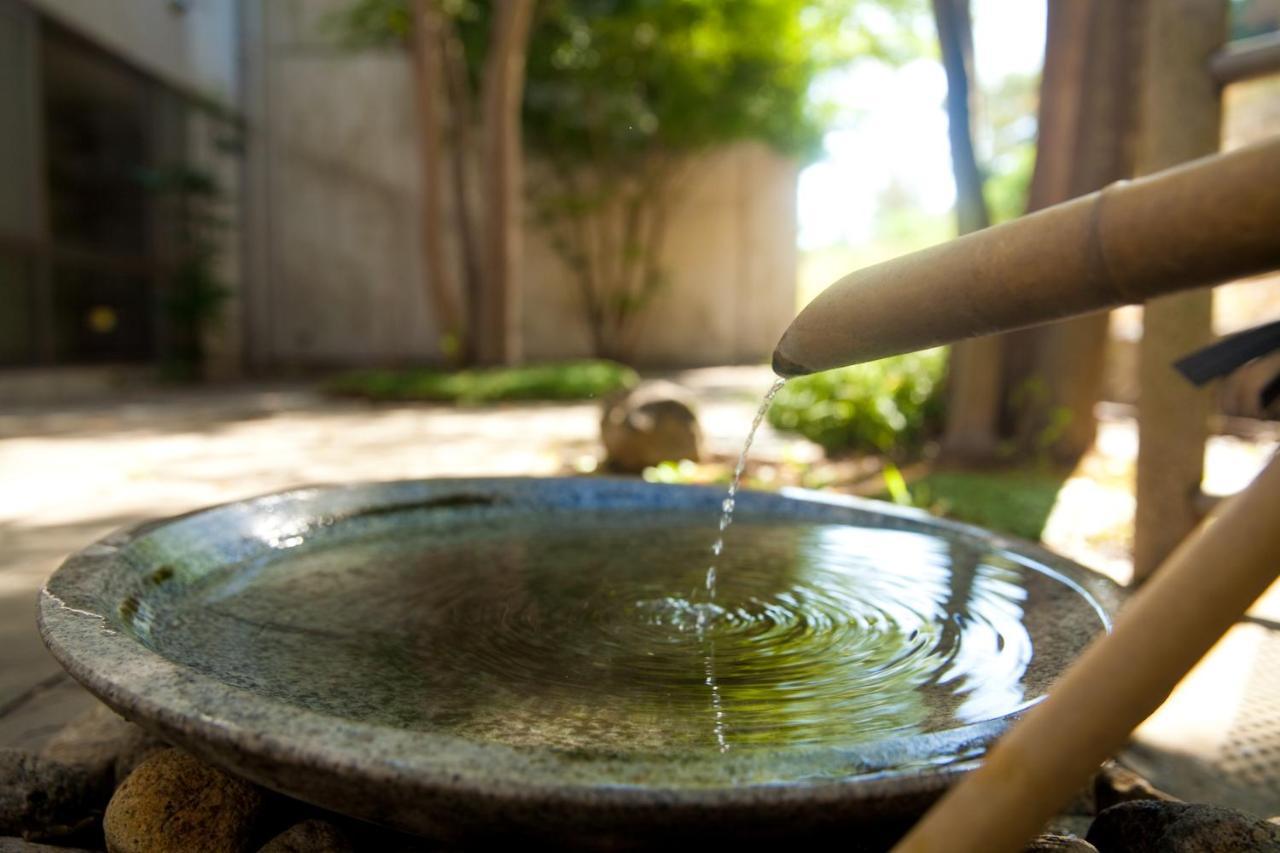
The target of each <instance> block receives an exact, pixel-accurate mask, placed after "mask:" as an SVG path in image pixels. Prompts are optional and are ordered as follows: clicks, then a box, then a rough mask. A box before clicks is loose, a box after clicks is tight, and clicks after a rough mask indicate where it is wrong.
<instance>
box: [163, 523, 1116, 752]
mask: <svg viewBox="0 0 1280 853" xmlns="http://www.w3.org/2000/svg"><path fill="white" fill-rule="evenodd" d="M728 540H729V541H728V543H727V545H728V547H727V548H726V549H725V551H724V553H723V554H722V555H721V556H720V557H719V558H718V560H717V569H718V588H717V591H716V597H715V600H714V602H713V601H710V600H709V599H708V597H707V592H706V588H705V573H706V570H707V566H708V560H709V554H708V528H707V524H706V519H702V518H690V517H688V516H687V515H682V514H677V513H645V514H635V515H625V514H622V513H617V512H614V513H592V512H583V513H576V514H573V515H571V516H566V517H564V518H557V520H556V522H555V523H554V524H547V523H543V524H535V523H530V522H529V521H528V520H527V519H525V520H520V519H519V518H513V519H507V520H503V521H502V522H501V523H494V522H493V520H492V519H486V518H476V519H475V520H474V521H472V522H466V521H459V522H458V523H456V524H453V525H451V526H450V527H449V528H448V529H441V528H435V527H418V528H416V529H415V528H413V527H412V526H406V528H405V532H404V533H403V535H401V536H399V537H398V538H397V539H396V540H395V541H394V542H392V543H388V542H387V541H386V539H385V537H370V538H364V539H362V538H352V537H350V536H348V537H343V536H341V535H339V534H338V533H334V534H332V535H329V536H324V535H321V536H317V537H315V538H314V539H312V540H308V541H305V542H303V543H302V544H301V545H298V546H297V547H294V548H291V549H289V550H285V551H282V552H281V553H280V554H279V555H278V556H275V557H274V558H272V559H271V560H269V561H265V562H261V563H259V564H255V565H252V566H238V567H231V568H229V569H227V570H226V571H225V572H223V573H221V574H220V575H218V576H216V577H212V578H209V579H207V580H206V582H205V583H203V584H202V585H200V586H198V587H192V588H188V589H187V590H185V591H182V592H174V593H172V594H173V595H175V596H178V597H176V598H175V600H174V601H172V602H170V605H169V606H167V607H162V608H151V609H150V611H149V612H153V613H156V614H159V615H158V616H156V617H155V619H154V620H153V621H152V622H151V623H149V624H148V625H147V626H145V631H143V630H142V628H141V627H139V633H140V635H142V637H143V639H144V640H145V641H146V642H148V643H149V644H150V645H151V646H152V647H153V648H155V649H156V650H157V651H159V652H160V653H162V654H165V655H167V656H169V657H171V658H174V659H177V660H181V661H182V662H184V663H187V664H189V665H191V666H195V667H198V668H201V669H203V670H205V671H206V672H208V673H210V674H213V675H215V676H217V677H218V678H220V679H222V680H224V681H226V682H229V683H232V684H236V685H240V686H244V687H249V688H252V689H254V690H257V691H260V692H267V693H270V694H272V695H274V696H276V697H278V698H280V699H282V700H284V701H288V702H292V703H296V704H299V705H302V706H305V707H308V708H311V709H313V710H319V711H322V712H328V713H334V714H341V715H344V716H355V717H357V718H360V719H365V720H369V721H373V722H381V723H386V724H388V725H395V726H399V727H409V728H413V729H418V730H423V731H444V732H448V733H451V734H456V735H459V736H463V737H467V738H474V739H477V740H483V741H491V742H499V743H504V744H508V745H512V746H517V747H525V746H528V747H553V748H563V749H572V750H578V751H582V752H584V753H585V754H599V755H609V756H612V755H619V754H634V753H642V752H643V753H652V752H654V751H657V750H665V749H670V748H673V747H676V748H682V749H694V750H696V749H704V748H705V749H707V750H719V751H721V752H724V751H732V750H752V749H758V748H765V747H768V748H776V747H779V746H840V745H851V744H856V743H860V742H865V741H868V740H872V739H876V738H881V737H883V736H885V735H886V734H893V733H901V732H910V733H918V732H928V731H936V730H941V729H944V728H949V727H953V726H954V725H956V724H957V723H958V722H959V723H968V722H979V721H982V720H987V719H993V718H996V717H1000V716H1003V715H1005V714H1008V713H1010V712H1012V711H1015V710H1018V709H1019V708H1021V707H1023V706H1025V705H1026V704H1027V703H1028V702H1029V701H1032V700H1034V699H1035V698H1037V697H1039V696H1040V695H1042V693H1043V690H1044V688H1045V685H1046V683H1047V681H1048V680H1049V678H1051V677H1052V675H1054V674H1055V673H1056V671H1057V669H1056V667H1057V666H1058V662H1060V661H1061V660H1062V659H1063V656H1064V655H1074V654H1075V653H1077V652H1078V651H1079V650H1080V647H1082V646H1083V644H1084V643H1085V642H1086V641H1087V640H1088V639H1089V637H1090V635H1091V634H1092V633H1094V632H1096V631H1097V630H1101V628H1102V622H1101V620H1100V617H1099V616H1098V614H1097V612H1096V611H1095V610H1094V609H1093V605H1092V604H1091V602H1090V601H1089V600H1088V599H1087V598H1085V597H1083V596H1082V595H1080V594H1079V592H1078V591H1077V590H1075V589H1074V588H1072V587H1071V586H1070V585H1068V584H1067V583H1065V582H1064V581H1063V580H1062V579H1061V578H1058V577H1056V576H1054V575H1052V574H1051V573H1048V572H1047V571H1046V570H1042V569H1041V568H1039V567H1037V566H1035V565H1032V564H1029V563H1026V562H1021V561H1019V559H1017V558H1014V557H1011V556H1010V555H1007V554H1004V553H1002V552H998V551H989V550H985V549H983V548H982V547H980V546H977V545H975V544H973V543H972V542H971V541H970V540H967V539H962V540H959V541H953V540H948V539H943V538H939V537H935V536H931V535H926V534H922V533H918V532H910V531H899V530H887V529H879V528H875V529H873V528H863V527H852V526H844V525H834V524H799V523H795V522H787V523H780V522H776V521H773V522H769V521H765V520H760V519H753V518H751V517H749V516H748V517H744V518H742V519H740V520H739V521H737V522H736V523H735V524H734V526H733V527H732V528H731V529H730V531H729V535H728ZM1081 626H1085V627H1089V626H1093V627H1092V629H1091V630H1081ZM1042 646H1043V647H1048V648H1050V649H1051V655H1049V657H1051V658H1052V660H1049V661H1047V662H1046V660H1045V657H1046V656H1045V655H1044V654H1042Z"/></svg>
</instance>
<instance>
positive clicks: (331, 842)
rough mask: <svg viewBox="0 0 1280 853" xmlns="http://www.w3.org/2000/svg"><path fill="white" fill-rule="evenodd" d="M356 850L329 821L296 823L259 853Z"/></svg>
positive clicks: (321, 852) (346, 852)
mask: <svg viewBox="0 0 1280 853" xmlns="http://www.w3.org/2000/svg"><path fill="white" fill-rule="evenodd" d="M353 850H355V847H353V846H352V844H351V841H350V840H349V839H348V838H347V836H346V835H344V834H343V832H342V830H340V829H338V827H336V826H334V825H333V824H331V823H329V822H328V821H327V820H318V819H315V818H313V819H311V820H304V821H302V822H301V823H295V824H294V825H293V826H291V827H289V828H288V829H286V830H285V831H284V832H282V833H280V834H279V835H277V836H276V837H275V838H273V839H271V840H270V841H268V842H267V843H266V844H265V845H264V846H263V847H262V849H261V850H259V851H258V853H350V851H353Z"/></svg>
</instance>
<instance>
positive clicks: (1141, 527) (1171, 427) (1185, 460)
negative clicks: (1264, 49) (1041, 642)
mask: <svg viewBox="0 0 1280 853" xmlns="http://www.w3.org/2000/svg"><path fill="white" fill-rule="evenodd" d="M1145 18H1146V21H1145V32H1144V34H1143V35H1144V38H1143V42H1144V44H1143V50H1142V56H1143V69H1142V85H1141V97H1140V106H1141V109H1140V111H1139V114H1140V115H1141V117H1142V124H1141V129H1140V131H1139V133H1138V146H1137V156H1136V162H1135V168H1136V170H1137V172H1138V174H1140V175H1142V174H1149V173H1151V172H1157V171H1159V170H1161V169H1167V168H1169V167H1171V166H1176V165H1177V164H1179V163H1182V162H1185V161H1187V160H1194V159H1195V158H1197V157H1203V156H1205V155H1206V154H1212V153H1213V152H1215V151H1217V150H1218V148H1219V144H1220V137H1221V130H1220V125H1221V113H1222V108H1221V93H1220V90H1219V89H1218V85H1217V83H1216V82H1214V79H1213V77H1212V75H1211V74H1210V72H1209V68H1208V59H1209V57H1210V56H1212V55H1213V52H1214V51H1215V50H1217V49H1218V48H1219V47H1220V46H1221V45H1222V44H1223V42H1225V41H1226V37H1227V0H1162V2H1159V3H1150V4H1148V7H1147V10H1146V15H1145ZM1275 176H1280V171H1278V172H1276V173H1275ZM1275 176H1273V178H1272V180H1275V179H1276V177H1275ZM1278 242H1280V241H1278ZM1212 335H1213V292H1212V291H1210V290H1198V291H1192V292H1190V293H1179V294H1175V295H1170V296H1162V297H1160V298H1158V299H1152V300H1150V301H1149V302H1147V304H1146V305H1145V307H1144V308H1143V312H1142V343H1141V345H1140V349H1139V354H1138V485H1137V511H1136V515H1135V518H1134V525H1133V526H1134V530H1133V582H1134V583H1135V584H1136V583H1141V582H1142V581H1144V580H1146V578H1148V577H1149V576H1150V575H1151V573H1152V572H1153V571H1155V568H1156V566H1158V565H1160V563H1161V561H1163V560H1164V558H1165V557H1167V556H1169V553H1170V552H1171V551H1172V550H1173V549H1174V546H1176V545H1177V544H1178V543H1179V542H1180V541H1182V538H1183V537H1184V536H1186V535H1187V534H1188V533H1190V532H1191V530H1192V529H1193V528H1194V527H1195V526H1196V522H1197V521H1198V520H1199V515H1198V513H1197V510H1196V504H1197V500H1196V499H1197V497H1198V496H1199V494H1200V481H1201V480H1202V479H1203V477H1204V443H1205V440H1206V439H1208V437H1209V410H1210V408H1211V397H1210V393H1209V389H1208V388H1197V387H1196V386H1194V385H1192V384H1191V383H1189V382H1187V381H1185V380H1184V379H1183V378H1182V377H1181V376H1179V375H1178V374H1177V372H1176V371H1175V370H1174V369H1173V363H1174V362H1175V361H1177V360H1178V359H1179V358H1180V357H1182V356H1183V355H1186V354H1187V353H1189V352H1191V351H1193V350H1196V349H1199V348H1200V347H1202V346H1205V345H1206V344H1208V343H1209V341H1210V339H1211V337H1212Z"/></svg>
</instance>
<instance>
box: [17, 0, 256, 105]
mask: <svg viewBox="0 0 1280 853" xmlns="http://www.w3.org/2000/svg"><path fill="white" fill-rule="evenodd" d="M24 1H25V2H26V3H27V5H29V6H31V7H32V8H34V9H35V10H36V11H38V12H40V13H42V14H44V15H46V16H48V17H49V18H50V19H52V20H54V21H57V22H58V23H60V24H62V25H64V26H66V27H68V28H70V29H72V30H75V31H76V32H78V33H80V34H81V35H83V36H85V37H86V38H88V39H90V40H92V41H94V42H97V43H98V44H99V45H101V46H102V47H104V48H106V49H107V50H108V51H110V52H111V53H113V54H115V55H117V56H120V57H122V58H124V59H126V60H128V61H129V62H131V63H133V64H134V65H136V66H138V67H139V68H140V69H142V70H143V71H145V72H147V73H148V74H151V75H153V76H155V77H158V78H160V79H161V80H163V81H164V82H166V83H169V84H170V85H172V86H174V87H176V88H179V89H185V90H188V91H190V92H193V93H199V94H201V95H203V96H206V97H210V98H214V99H216V100H218V101H221V102H223V103H225V104H228V105H234V104H235V102H236V101H237V99H238V94H237V93H238V90H239V83H238V73H237V72H238V65H237V61H236V60H237V57H236V47H237V22H236V16H237V4H236V2H235V0H179V2H174V0H24Z"/></svg>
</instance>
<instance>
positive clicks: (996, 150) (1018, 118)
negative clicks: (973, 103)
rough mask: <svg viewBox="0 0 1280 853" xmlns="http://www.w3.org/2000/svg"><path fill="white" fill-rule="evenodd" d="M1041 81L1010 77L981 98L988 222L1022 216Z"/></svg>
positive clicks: (1031, 166)
mask: <svg viewBox="0 0 1280 853" xmlns="http://www.w3.org/2000/svg"><path fill="white" fill-rule="evenodd" d="M1039 93H1040V80H1039V77H1038V76H1036V75H1030V74H1010V75H1008V76H1006V77H1003V78H1001V79H1000V81H999V82H998V83H997V85H996V86H995V87H994V88H993V89H992V90H991V91H990V92H988V93H987V94H986V98H985V99H984V104H985V106H986V109H985V110H983V111H982V112H981V113H980V116H979V117H980V119H981V126H980V128H979V138H978V143H979V147H980V150H981V151H982V153H983V159H984V164H983V166H984V169H983V171H984V172H985V173H986V180H985V181H984V186H983V194H984V195H985V197H986V200H987V207H988V208H989V209H990V211H991V221H992V223H993V224H994V223H999V222H1004V221H1006V220H1009V219H1014V218H1016V217H1018V216H1021V215H1022V214H1023V213H1025V212H1026V208H1027V191H1028V189H1029V188H1030V186H1031V173H1032V170H1033V169H1034V167H1035V159H1036V119H1035V115H1036V105H1037V102H1038V100H1039Z"/></svg>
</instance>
